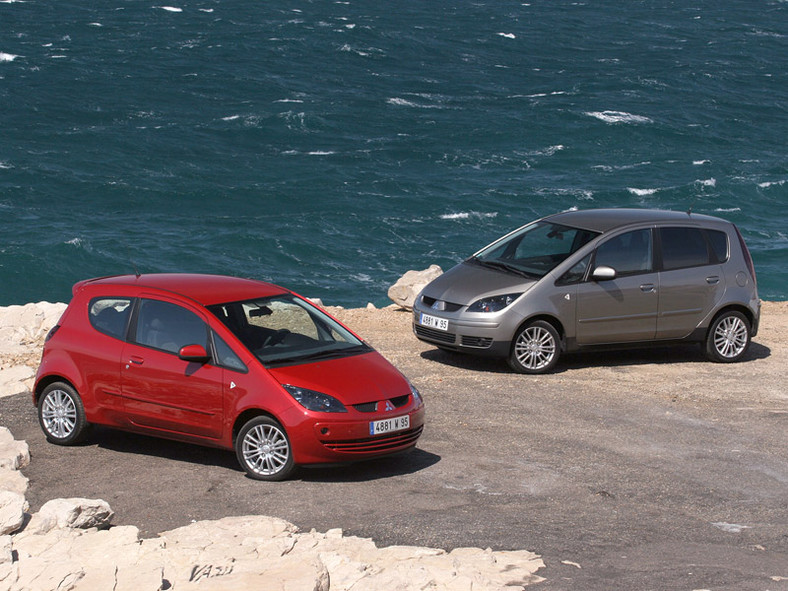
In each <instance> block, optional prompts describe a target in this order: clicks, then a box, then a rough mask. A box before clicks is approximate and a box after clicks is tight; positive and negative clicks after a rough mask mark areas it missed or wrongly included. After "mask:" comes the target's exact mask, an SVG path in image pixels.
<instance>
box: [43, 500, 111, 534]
mask: <svg viewBox="0 0 788 591" xmlns="http://www.w3.org/2000/svg"><path fill="white" fill-rule="evenodd" d="M114 515H115V512H114V511H113V510H112V509H111V508H110V506H109V503H107V502H106V501H104V500H102V499H80V498H73V499H53V500H51V501H47V502H46V503H44V505H43V506H42V507H41V509H40V510H39V511H38V519H39V520H40V523H36V527H37V528H38V529H39V531H48V529H51V528H48V526H49V525H51V526H52V527H57V528H61V529H62V528H70V529H89V528H92V527H95V528H98V529H104V528H107V527H109V524H110V521H112V517H113V516H114Z"/></svg>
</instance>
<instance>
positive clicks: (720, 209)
mask: <svg viewBox="0 0 788 591" xmlns="http://www.w3.org/2000/svg"><path fill="white" fill-rule="evenodd" d="M714 211H716V212H717V213H732V212H734V211H741V207H718V208H717V209H715V210H714Z"/></svg>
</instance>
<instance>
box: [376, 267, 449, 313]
mask: <svg viewBox="0 0 788 591" xmlns="http://www.w3.org/2000/svg"><path fill="white" fill-rule="evenodd" d="M442 274H443V270H442V269H441V268H440V267H439V266H438V265H430V267H429V268H428V269H424V270H423V271H408V272H407V273H405V274H404V275H403V276H402V277H400V278H399V279H398V280H397V282H396V283H395V284H394V285H392V286H391V287H390V288H389V292H388V296H389V298H390V299H391V301H392V302H394V303H395V304H397V305H398V306H400V307H402V308H405V309H407V310H412V309H413V302H414V301H415V300H416V296H418V295H419V293H420V292H421V290H422V289H424V287H425V286H426V285H427V284H428V283H429V282H430V281H432V280H433V279H435V278H437V277H440V276H441V275H442Z"/></svg>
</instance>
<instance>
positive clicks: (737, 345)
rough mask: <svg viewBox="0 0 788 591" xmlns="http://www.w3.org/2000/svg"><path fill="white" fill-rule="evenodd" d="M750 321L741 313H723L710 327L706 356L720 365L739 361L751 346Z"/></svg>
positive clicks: (707, 336)
mask: <svg viewBox="0 0 788 591" xmlns="http://www.w3.org/2000/svg"><path fill="white" fill-rule="evenodd" d="M750 330H751V327H750V321H749V320H747V317H746V316H745V315H744V314H742V313H741V312H736V311H735V310H730V311H728V312H723V313H722V314H720V315H719V316H718V317H717V318H715V319H714V322H712V323H711V326H710V327H709V332H708V334H707V335H706V356H707V357H708V358H709V359H710V360H712V361H717V362H719V363H732V362H734V361H739V360H740V359H741V358H742V357H744V354H745V353H746V352H747V349H748V348H749V346H750V338H751V335H750Z"/></svg>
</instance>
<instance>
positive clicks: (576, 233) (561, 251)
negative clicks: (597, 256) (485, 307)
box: [468, 221, 599, 279]
mask: <svg viewBox="0 0 788 591" xmlns="http://www.w3.org/2000/svg"><path fill="white" fill-rule="evenodd" d="M598 235H599V234H598V233H597V232H591V231H589V230H582V229H580V228H570V227H569V226H562V225H560V224H553V223H550V222H544V221H541V222H534V223H532V224H528V225H527V226H525V227H523V228H521V229H519V230H516V231H515V232H513V233H511V234H509V235H507V236H504V237H503V238H501V239H500V240H497V241H496V242H493V243H492V244H491V245H489V246H488V247H486V248H484V249H482V250H481V251H479V252H478V253H476V255H474V256H473V257H471V258H470V259H468V262H470V263H473V264H478V265H483V266H485V267H491V268H495V269H499V270H501V271H505V272H507V273H513V274H516V275H522V276H524V277H529V278H533V279H539V278H542V277H544V276H545V275H547V274H548V273H549V272H550V271H552V270H553V269H554V268H555V267H556V266H557V265H558V264H560V263H561V262H562V261H563V260H564V259H566V258H567V257H568V256H569V255H570V254H572V253H573V252H575V251H576V250H578V249H579V248H580V247H581V246H583V245H584V244H586V243H588V242H589V241H591V240H593V239H594V238H595V237H596V236H598Z"/></svg>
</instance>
